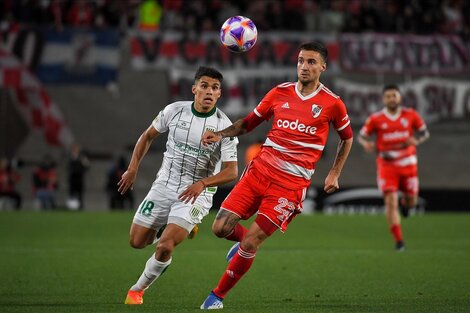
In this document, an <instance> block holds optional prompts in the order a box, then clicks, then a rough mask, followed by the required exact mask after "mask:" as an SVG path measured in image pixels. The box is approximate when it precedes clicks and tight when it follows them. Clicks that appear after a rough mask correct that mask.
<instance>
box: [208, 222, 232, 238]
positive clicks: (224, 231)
mask: <svg viewBox="0 0 470 313" xmlns="http://www.w3.org/2000/svg"><path fill="white" fill-rule="evenodd" d="M232 231H233V229H232V228H230V227H228V226H227V225H223V224H220V223H214V224H212V232H213V233H214V235H216V236H217V237H219V238H224V237H227V236H228V235H230V233H231V232H232Z"/></svg>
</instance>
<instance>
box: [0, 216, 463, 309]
mask: <svg viewBox="0 0 470 313" xmlns="http://www.w3.org/2000/svg"><path fill="white" fill-rule="evenodd" d="M132 216H133V213H131V212H124V213H88V212H87V213H73V212H70V213H69V212H46V213H35V212H20V213H14V212H0V253H1V256H0V312H133V313H135V312H200V310H199V306H200V304H201V303H202V301H203V300H204V299H205V297H206V295H207V294H208V292H209V291H210V290H211V289H212V288H213V287H214V286H215V284H216V283H217V281H218V279H219V277H220V275H221V274H222V272H223V271H224V270H225V267H226V262H225V254H226V252H227V250H228V248H229V247H230V246H231V244H232V243H231V242H228V241H226V240H223V239H218V238H216V237H215V236H214V235H212V233H211V232H210V225H211V223H212V220H213V218H214V215H213V214H211V215H210V216H208V217H206V219H205V221H204V223H203V225H202V226H201V228H200V232H199V234H198V236H197V237H196V238H195V239H193V240H188V241H185V242H184V243H182V244H181V246H179V247H178V249H177V250H176V252H175V254H174V256H173V264H172V265H171V266H170V268H169V269H168V270H167V271H166V273H165V274H164V275H163V276H162V277H161V278H160V280H158V281H157V282H156V283H155V284H154V285H152V286H151V287H150V289H149V290H148V291H147V293H146V295H145V297H144V305H142V306H131V307H130V306H125V305H124V304H123V301H124V298H125V295H126V292H127V290H128V288H129V287H130V286H131V285H132V284H133V283H134V282H135V280H136V279H137V277H138V276H139V275H140V273H141V272H142V270H143V266H144V264H145V262H146V260H147V258H148V257H149V255H150V254H151V253H152V250H153V248H152V247H147V248H146V249H144V250H134V249H132V248H130V247H129V245H128V231H129V225H130V222H131V219H132ZM403 232H404V236H405V240H406V243H407V251H406V252H404V253H396V252H394V251H393V242H392V239H391V236H390V235H389V233H388V231H387V229H386V224H385V218H384V217H383V216H323V215H312V216H299V217H297V218H296V219H295V220H294V221H293V223H292V224H291V225H290V227H289V229H288V231H287V232H286V234H280V233H276V234H275V235H274V236H273V237H272V238H270V239H268V241H267V242H266V243H265V244H264V246H263V247H262V248H261V249H260V251H259V252H258V255H257V257H256V260H255V262H254V264H253V266H252V268H251V270H250V271H249V272H248V274H247V275H246V276H245V277H244V279H242V280H241V281H240V282H239V284H238V285H237V286H236V287H235V288H234V289H233V290H232V291H231V293H229V295H228V296H227V298H226V299H225V301H224V305H225V308H224V309H223V312H237V313H239V312H266V313H271V312H470V214H426V215H423V216H414V217H412V218H409V219H407V220H404V221H403Z"/></svg>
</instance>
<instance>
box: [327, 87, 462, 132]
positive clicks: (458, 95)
mask: <svg viewBox="0 0 470 313" xmlns="http://www.w3.org/2000/svg"><path fill="white" fill-rule="evenodd" d="M399 86H400V90H401V93H402V95H403V102H404V106H407V107H412V108H414V109H416V110H417V111H418V112H419V113H420V114H421V116H422V117H423V118H424V119H425V120H426V122H428V123H431V122H434V121H438V120H443V119H461V118H466V119H468V118H470V82H468V81H456V80H450V79H438V78H422V79H419V80H416V81H410V82H407V83H404V84H400V85H399ZM335 91H336V92H337V94H338V95H340V96H341V98H342V99H343V101H344V103H345V104H346V106H347V108H348V114H349V116H350V117H351V122H354V123H363V122H364V121H365V119H366V118H367V116H368V115H369V114H370V113H371V112H375V111H378V110H380V109H382V108H383V104H382V86H378V85H372V84H360V83H356V82H353V81H350V80H344V79H337V80H336V81H335Z"/></svg>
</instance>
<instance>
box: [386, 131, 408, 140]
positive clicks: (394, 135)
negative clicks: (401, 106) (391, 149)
mask: <svg viewBox="0 0 470 313" xmlns="http://www.w3.org/2000/svg"><path fill="white" fill-rule="evenodd" d="M409 136H410V133H409V132H408V131H407V130H404V131H394V132H391V133H385V134H383V137H382V138H383V140H385V141H390V140H397V139H406V138H408V137H409Z"/></svg>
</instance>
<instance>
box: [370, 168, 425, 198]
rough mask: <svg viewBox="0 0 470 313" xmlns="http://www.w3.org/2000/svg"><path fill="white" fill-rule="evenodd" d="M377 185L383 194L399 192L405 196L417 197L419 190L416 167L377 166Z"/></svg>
mask: <svg viewBox="0 0 470 313" xmlns="http://www.w3.org/2000/svg"><path fill="white" fill-rule="evenodd" d="M377 184H378V185H379V189H380V190H382V192H384V193H385V192H395V191H398V190H400V191H402V192H403V193H404V194H406V195H417V194H418V189H419V180H418V167H417V166H416V165H408V166H396V165H389V164H385V165H379V166H378V172H377Z"/></svg>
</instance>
